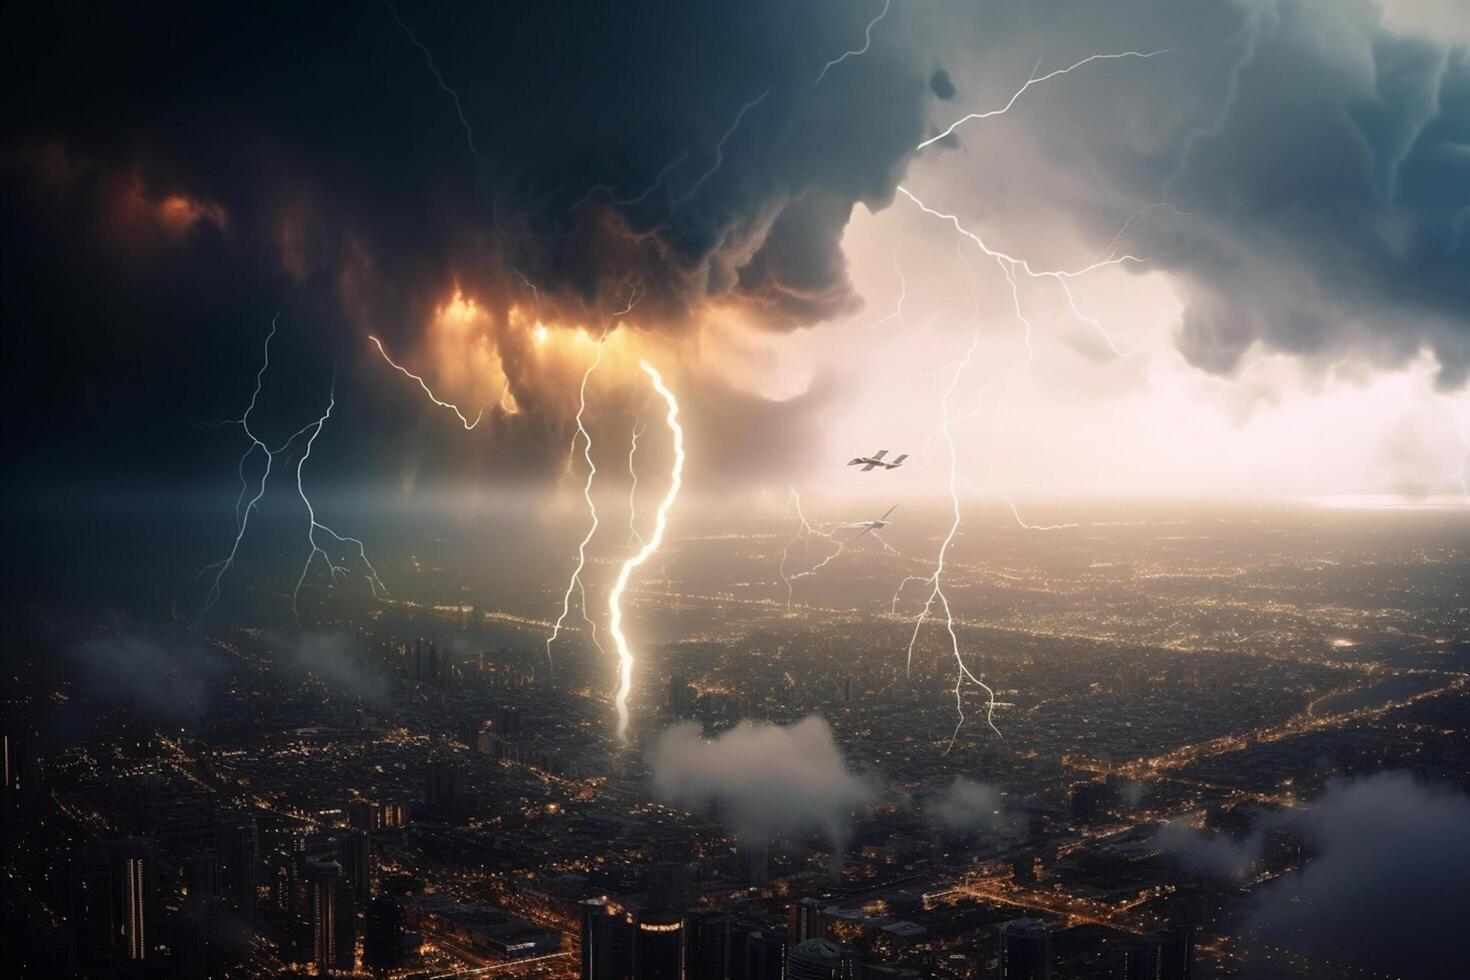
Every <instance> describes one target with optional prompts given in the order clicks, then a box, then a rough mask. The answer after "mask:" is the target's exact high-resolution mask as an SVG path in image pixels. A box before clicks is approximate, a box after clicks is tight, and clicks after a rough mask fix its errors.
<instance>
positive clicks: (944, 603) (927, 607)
mask: <svg viewBox="0 0 1470 980" xmlns="http://www.w3.org/2000/svg"><path fill="white" fill-rule="evenodd" d="M979 343H980V335H979V334H978V333H977V334H976V335H975V337H974V339H973V340H971V341H970V347H969V349H968V350H966V351H965V356H964V358H963V359H962V360H960V361H958V362H956V363H955V365H954V371H953V374H952V375H951V377H950V382H949V387H948V388H946V389H945V391H944V398H943V400H942V402H941V406H942V408H943V411H944V422H943V432H944V441H945V444H946V445H947V446H948V447H949V499H950V505H951V509H952V513H953V515H954V516H953V520H952V521H951V522H950V525H949V533H948V534H947V535H946V536H945V538H944V543H943V544H941V545H940V546H939V555H938V557H937V558H936V559H935V562H934V572H933V574H931V575H930V576H929V577H928V578H927V579H926V580H924V581H927V582H928V584H929V596H928V598H926V599H925V600H924V607H923V609H921V610H920V611H919V616H918V618H917V619H916V620H914V632H913V635H912V636H910V637H909V648H908V658H907V661H906V662H905V666H904V669H905V670H906V671H908V670H911V669H912V668H913V663H914V645H915V644H916V643H917V642H918V640H919V631H920V630H921V629H923V627H924V624H925V623H926V622H928V621H929V617H930V614H931V612H932V610H933V609H934V606H935V604H936V602H937V603H938V605H939V608H940V609H941V610H942V611H943V612H944V624H945V630H946V632H947V633H948V634H949V644H950V650H951V651H952V652H953V654H954V660H955V668H956V672H955V682H954V705H955V711H956V712H957V713H958V715H959V721H958V722H957V723H956V724H955V727H954V732H953V733H951V735H950V737H949V746H948V747H947V748H946V749H945V750H944V751H945V754H946V755H948V754H949V752H950V750H951V749H953V748H954V743H955V740H956V739H957V738H959V734H960V729H961V728H963V727H964V725H965V705H964V685H965V682H966V681H970V682H971V683H973V684H976V685H978V686H979V687H980V688H981V689H982V690H983V691H984V692H985V697H986V705H985V724H987V725H989V726H990V730H991V731H993V732H995V734H996V735H997V736H1000V729H998V728H996V727H995V691H993V690H992V689H991V688H990V685H988V684H986V683H985V682H984V681H983V680H981V679H980V678H979V677H976V676H975V675H974V674H973V673H972V672H971V671H970V668H969V666H968V665H967V664H966V663H965V658H964V656H963V655H962V654H961V653H960V640H959V637H958V635H956V633H955V629H954V613H953V612H952V611H951V610H950V607H949V597H948V596H947V595H945V592H944V559H945V557H946V556H947V555H948V554H949V548H950V545H952V544H953V543H954V539H955V535H956V534H958V533H959V530H960V496H959V489H958V487H957V486H956V484H957V482H958V480H959V472H958V471H959V454H958V452H957V450H956V448H955V441H954V433H953V432H952V431H951V429H950V421H951V420H950V399H951V398H952V397H953V396H954V392H955V388H956V387H958V385H959V382H960V378H961V376H963V375H964V373H965V369H966V368H967V367H969V366H970V360H971V358H972V357H974V354H975V348H976V346H978V345H979ZM912 580H913V576H910V577H909V578H907V579H905V580H904V582H903V583H902V584H900V585H899V591H898V592H895V593H894V596H893V606H894V608H895V609H896V608H897V605H898V596H899V593H901V592H902V591H903V588H904V585H907V584H908V582H910V581H912ZM1001 737H1002V738H1003V737H1004V736H1001Z"/></svg>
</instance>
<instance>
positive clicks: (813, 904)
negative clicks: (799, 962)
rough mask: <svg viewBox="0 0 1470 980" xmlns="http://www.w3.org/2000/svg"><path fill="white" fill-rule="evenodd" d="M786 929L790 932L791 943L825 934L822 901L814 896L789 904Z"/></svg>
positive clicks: (819, 937)
mask: <svg viewBox="0 0 1470 980" xmlns="http://www.w3.org/2000/svg"><path fill="white" fill-rule="evenodd" d="M786 931H787V932H789V933H790V934H791V942H792V943H793V944H796V943H804V942H806V941H807V940H808V939H821V938H823V937H824V936H825V935H826V923H825V919H824V916H823V915H822V903H821V902H820V901H818V900H817V899H815V898H803V899H801V900H800V901H798V902H797V903H796V904H795V905H793V906H791V910H790V912H788V913H787V916H786Z"/></svg>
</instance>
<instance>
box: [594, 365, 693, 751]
mask: <svg viewBox="0 0 1470 980" xmlns="http://www.w3.org/2000/svg"><path fill="white" fill-rule="evenodd" d="M638 366H639V367H641V368H642V369H643V372H644V373H645V374H647V375H648V379H649V381H650V382H652V384H653V390H654V391H656V392H658V393H659V396H660V397H662V398H663V400H664V404H665V405H667V406H668V414H667V415H666V416H664V421H665V423H667V425H668V427H669V432H670V434H671V435H672V436H673V439H674V465H673V469H672V471H671V472H670V473H669V489H668V492H666V493H665V494H664V499H663V500H661V501H659V505H658V511H657V512H656V514H655V515H654V524H653V532H652V534H650V535H649V538H648V540H647V541H645V542H644V543H643V547H642V548H640V549H638V552H637V554H635V555H633V557H631V558H629V559H628V560H627V561H625V562H623V567H622V568H621V569H619V570H618V578H617V581H616V582H614V583H613V587H612V591H610V592H609V593H608V596H607V609H608V631H609V632H611V633H612V637H613V643H614V644H615V645H616V647H617V651H618V690H617V694H616V696H615V698H614V702H615V703H616V705H617V709H618V738H620V739H624V740H626V739H627V737H628V692H629V691H630V690H631V689H632V685H633V654H632V653H631V652H630V651H629V650H628V640H627V637H625V636H623V606H622V599H623V590H624V589H626V588H627V587H628V579H629V578H630V577H631V576H632V574H633V572H634V571H636V570H637V568H638V566H640V565H642V564H643V563H644V562H645V561H647V560H648V557H649V556H650V555H652V554H653V553H654V552H655V551H657V550H658V547H659V545H660V544H662V543H663V539H664V531H665V530H666V529H667V527H668V523H669V510H670V509H671V508H672V507H673V506H674V501H675V500H677V499H678V498H679V489H680V487H682V486H683V484H684V427H683V426H682V425H680V424H679V402H678V400H677V399H676V398H675V397H674V393H673V392H672V391H670V390H669V389H668V387H666V386H665V385H664V379H663V377H662V376H661V375H660V374H659V373H658V370H657V369H656V368H654V366H653V365H652V364H649V363H648V362H647V361H639V362H638Z"/></svg>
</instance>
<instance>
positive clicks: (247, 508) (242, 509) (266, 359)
mask: <svg viewBox="0 0 1470 980" xmlns="http://www.w3.org/2000/svg"><path fill="white" fill-rule="evenodd" d="M279 319H280V317H279V315H277V316H276V317H273V318H272V319H271V328H270V332H269V333H267V334H266V337H265V344H264V345H263V351H262V358H261V365H260V368H259V370H257V371H256V372H255V390H254V391H253V392H251V394H250V404H249V405H247V406H246V408H245V412H244V414H242V415H241V416H240V417H239V418H238V419H230V420H228V421H227V422H225V423H223V424H225V425H238V426H239V427H240V429H241V431H243V432H244V433H245V435H246V437H247V438H248V439H249V440H250V445H249V446H247V447H246V448H245V452H244V453H242V454H241V456H240V462H239V464H238V465H237V466H236V468H235V469H236V472H237V473H238V474H239V477H240V493H239V496H237V497H236V498H235V539H234V541H233V543H232V544H231V545H230V553H229V554H228V555H226V556H225V557H224V558H222V559H220V560H219V561H217V562H214V563H213V564H210V565H206V566H205V567H204V568H203V569H202V570H201V571H200V575H203V574H204V573H205V572H208V571H210V570H211V569H213V570H214V573H215V574H214V579H213V581H211V582H210V586H209V592H208V593H207V594H206V595H205V598H204V606H203V608H201V609H200V610H199V615H198V617H196V618H195V620H194V625H195V628H196V629H197V628H198V626H199V624H200V623H201V622H203V620H204V617H205V615H206V614H207V613H208V612H209V610H210V609H212V608H214V605H215V603H217V602H219V600H220V595H221V593H222V589H223V583H224V578H225V574H226V573H227V572H229V570H230V569H231V568H233V567H234V565H235V558H236V557H237V556H238V555H239V553H240V545H241V543H242V542H243V541H244V540H245V534H246V532H247V531H248V530H249V529H250V515H251V514H253V513H256V512H258V510H259V507H260V501H261V499H262V498H263V497H264V496H265V491H266V487H267V486H268V485H269V483H270V477H271V469H272V467H273V465H274V464H275V461H276V457H277V456H279V455H280V454H282V453H284V452H286V451H288V450H289V449H290V448H291V447H292V446H293V445H294V444H295V443H296V440H297V439H299V438H300V437H302V436H304V435H307V433H310V435H309V436H308V437H307V441H306V446H305V449H304V450H303V451H302V454H301V458H300V459H298V460H297V462H296V492H297V494H298V495H299V496H300V497H301V501H302V503H304V504H305V505H306V512H307V516H308V518H309V519H310V522H311V523H310V524H309V525H308V528H307V544H308V546H309V549H310V550H309V551H308V552H307V557H306V564H305V565H304V566H303V567H302V570H301V576H300V577H299V578H298V579H297V582H296V588H295V590H294V591H293V592H292V593H291V610H292V612H293V613H295V612H296V609H297V599H298V597H299V596H300V593H301V587H302V585H303V583H304V582H305V581H306V575H307V573H308V572H309V571H310V569H311V565H312V561H313V559H315V558H316V556H317V555H321V556H322V558H323V559H324V560H325V561H326V564H327V568H328V571H329V574H330V576H331V579H332V581H333V582H336V581H337V578H338V576H344V577H345V576H346V575H349V574H350V570H349V569H348V568H347V566H345V565H340V564H338V563H337V562H335V561H333V560H332V557H331V555H330V554H328V553H327V552H326V551H325V550H324V549H323V548H321V547H320V545H318V544H317V540H316V532H317V531H323V532H325V533H326V534H329V535H331V536H332V538H333V539H335V540H336V541H337V543H338V544H352V545H355V546H356V547H357V553H358V557H359V558H360V559H361V560H362V563H363V565H364V566H365V567H366V568H367V579H368V584H369V585H370V587H371V588H372V590H373V596H374V597H379V596H381V595H383V594H386V593H387V591H388V590H387V589H386V588H385V587H384V586H383V583H382V581H381V580H380V579H379V578H378V573H377V570H376V569H375V568H373V565H372V562H370V561H369V560H368V557H367V549H366V547H365V546H364V545H363V543H362V542H361V541H359V540H358V539H357V538H351V537H347V536H345V535H341V534H338V533H337V532H336V531H334V530H332V529H331V528H330V527H328V526H327V525H325V524H322V523H321V522H319V521H318V520H317V519H316V508H315V507H314V506H313V505H312V503H311V498H310V497H308V496H307V495H306V488H305V485H304V484H303V482H302V474H303V471H304V469H305V466H306V461H307V459H309V458H310V456H311V450H312V447H313V446H314V445H315V444H316V438H317V436H319V435H321V431H322V428H323V427H324V426H325V425H326V424H327V420H328V419H329V418H331V416H332V409H333V408H334V407H336V403H337V400H336V393H335V386H334V390H333V392H332V393H331V395H330V396H329V398H328V403H327V410H326V412H324V413H323V414H322V416H321V417H320V418H318V419H316V420H315V421H312V422H309V423H307V424H306V425H304V426H302V427H301V428H300V429H297V430H296V431H295V432H293V433H291V435H290V436H289V437H288V438H287V439H286V440H285V441H284V442H282V443H281V444H280V445H279V446H277V447H276V448H275V449H272V448H271V447H270V446H269V445H267V444H266V443H265V442H264V441H263V440H262V439H261V438H260V437H259V436H257V435H256V434H255V430H253V429H252V428H251V427H250V416H251V415H252V414H253V413H254V412H255V408H256V405H257V404H258V403H259V401H260V392H261V389H262V387H264V384H265V376H266V372H268V371H269V370H270V366H271V341H272V340H273V339H274V338H275V336H276V328H277V322H278V321H279ZM257 450H258V451H260V452H262V453H264V454H265V466H264V468H263V469H262V470H261V474H260V480H259V482H258V483H257V484H256V486H255V493H254V495H253V496H252V497H251V498H250V499H249V500H248V501H246V499H245V495H246V494H247V493H249V492H250V481H249V478H248V477H246V475H245V467H246V465H247V464H248V463H249V461H250V458H251V457H252V456H254V455H255V454H256V452H257Z"/></svg>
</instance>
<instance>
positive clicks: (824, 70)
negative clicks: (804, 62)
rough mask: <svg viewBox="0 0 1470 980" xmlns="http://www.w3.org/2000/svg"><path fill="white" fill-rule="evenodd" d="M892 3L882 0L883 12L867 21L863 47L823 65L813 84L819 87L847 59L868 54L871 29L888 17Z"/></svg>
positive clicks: (871, 36) (870, 44) (847, 52)
mask: <svg viewBox="0 0 1470 980" xmlns="http://www.w3.org/2000/svg"><path fill="white" fill-rule="evenodd" d="M892 3H893V0H883V10H882V11H881V12H880V13H879V14H878V16H877V17H874V18H873V19H872V20H870V21H868V28H867V30H865V31H864V32H863V46H862V47H861V48H855V49H853V50H852V51H845V52H843V53H842V54H841V55H840V56H839V57H836V58H833V59H832V60H831V61H829V62H827V63H826V64H825V65H823V66H822V72H821V74H819V75H818V76H817V81H816V83H815V84H818V85H820V84H821V83H822V79H824V78H826V77H827V72H829V71H831V70H832V69H833V68H835V67H837V66H838V65H840V64H842V63H843V62H844V61H846V60H847V59H848V58H857V57H860V56H862V55H865V54H867V53H868V49H869V48H871V47H872V46H873V28H875V27H877V26H878V22H879V21H880V20H882V19H883V18H884V17H887V16H888V8H889V7H890V6H891V5H892Z"/></svg>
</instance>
